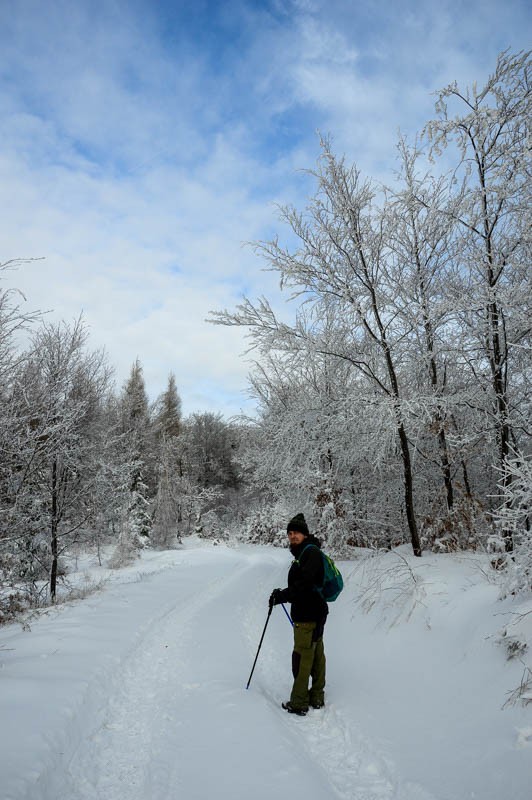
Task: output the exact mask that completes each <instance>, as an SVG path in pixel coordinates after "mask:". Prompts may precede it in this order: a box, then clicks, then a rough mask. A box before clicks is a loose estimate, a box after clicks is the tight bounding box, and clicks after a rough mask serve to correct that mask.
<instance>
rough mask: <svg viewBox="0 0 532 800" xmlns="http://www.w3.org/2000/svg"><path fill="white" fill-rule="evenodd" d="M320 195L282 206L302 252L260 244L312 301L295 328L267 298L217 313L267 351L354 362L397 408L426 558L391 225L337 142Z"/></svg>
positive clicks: (413, 524) (409, 512) (408, 490)
mask: <svg viewBox="0 0 532 800" xmlns="http://www.w3.org/2000/svg"><path fill="white" fill-rule="evenodd" d="M313 175H314V177H315V178H316V181H317V184H318V189H317V192H316V194H315V196H314V198H313V199H312V201H311V203H310V204H309V206H308V208H307V211H306V213H305V214H302V213H300V212H298V211H297V210H296V209H294V208H290V207H288V208H284V209H282V210H281V218H282V220H283V221H284V222H286V223H287V224H288V225H289V226H290V228H291V230H292V232H293V233H294V234H295V235H296V237H297V239H298V242H299V247H298V249H296V250H293V251H291V250H288V249H286V248H284V247H282V246H281V245H280V244H279V241H278V240H277V239H274V240H273V241H271V242H266V243H261V244H259V245H257V249H258V251H259V253H260V254H261V255H262V256H263V257H264V258H265V259H266V261H267V262H268V263H269V265H270V268H271V269H272V270H275V271H276V272H278V273H279V274H280V279H281V286H283V287H288V288H290V289H292V290H293V292H294V294H295V295H297V296H300V297H304V303H303V305H302V306H301V307H300V309H299V311H298V312H297V318H296V322H295V324H292V325H290V324H285V323H282V322H280V321H279V320H278V319H277V317H276V315H275V313H274V311H273V309H272V308H271V305H270V304H269V303H268V302H267V301H266V300H261V301H260V302H259V303H257V304H253V302H251V301H250V300H246V301H245V302H244V303H243V304H241V305H240V306H239V307H238V308H237V310H236V312H235V313H228V312H222V313H218V314H215V320H216V321H217V322H218V323H221V324H228V325H243V326H246V327H248V328H249V330H250V336H251V337H252V338H253V340H254V342H255V345H256V346H257V347H258V349H259V351H260V352H261V353H266V352H268V351H269V350H270V349H276V350H278V351H280V352H286V353H302V352H306V353H307V354H308V355H309V357H312V354H313V353H318V354H321V355H326V356H329V357H330V358H332V359H338V360H341V361H345V362H346V363H347V364H349V365H350V366H351V368H352V370H353V372H355V373H356V374H357V375H358V377H359V379H361V380H362V381H363V383H364V385H365V387H366V391H367V392H368V393H369V392H370V391H371V392H373V393H374V395H375V396H379V398H380V399H381V402H382V403H383V405H385V406H387V407H388V408H389V410H390V412H391V419H392V420H393V425H394V429H395V433H396V436H397V441H398V445H399V451H400V457H401V464H402V472H403V485H404V487H403V488H404V508H405V514H406V520H407V525H408V530H409V534H410V539H411V542H412V548H413V551H414V553H415V555H417V556H420V555H421V543H420V538H419V532H418V525H417V520H416V510H415V502H414V478H413V472H412V458H411V444H410V441H409V437H408V432H407V417H406V415H405V410H404V405H403V388H404V387H403V386H402V383H401V369H400V367H401V363H402V354H403V342H404V339H405V336H407V335H410V333H411V332H410V331H409V330H405V329H404V327H403V326H402V325H401V324H400V323H401V319H400V318H399V317H398V316H397V313H396V309H395V304H394V301H395V297H396V294H397V286H396V284H395V276H394V275H392V274H391V273H390V272H389V270H388V269H387V262H386V256H387V249H388V241H387V237H388V235H389V231H387V229H386V222H387V219H386V217H385V216H383V214H382V210H381V208H380V207H379V206H378V204H377V203H376V202H375V201H376V193H377V190H376V187H374V186H373V185H372V184H371V183H370V182H369V181H364V180H363V179H362V177H361V175H360V172H359V171H358V170H357V169H356V167H354V166H351V167H350V166H348V165H347V164H346V163H345V160H344V159H341V158H337V157H336V156H335V155H334V154H333V153H332V151H331V147H330V144H329V142H327V141H323V142H322V156H321V158H320V160H319V162H318V169H317V170H316V171H315V172H313Z"/></svg>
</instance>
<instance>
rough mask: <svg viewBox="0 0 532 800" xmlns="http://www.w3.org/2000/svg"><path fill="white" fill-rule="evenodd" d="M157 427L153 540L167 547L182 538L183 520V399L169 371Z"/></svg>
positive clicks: (156, 412)
mask: <svg viewBox="0 0 532 800" xmlns="http://www.w3.org/2000/svg"><path fill="white" fill-rule="evenodd" d="M154 430H155V433H156V439H157V494H156V497H155V517H154V524H153V530H152V542H153V544H154V545H156V546H158V547H168V546H169V545H170V543H171V542H172V541H173V540H174V539H175V538H176V537H177V540H178V541H180V530H179V527H180V523H181V522H182V516H183V514H182V502H181V495H182V483H183V447H182V443H181V441H180V440H179V436H180V433H181V432H182V422H181V398H180V397H179V394H178V391H177V386H176V382H175V377H174V375H173V374H170V376H169V378H168V386H167V388H166V390H165V391H164V392H163V393H162V394H161V396H160V397H159V398H158V400H157V403H156V407H155V417H154Z"/></svg>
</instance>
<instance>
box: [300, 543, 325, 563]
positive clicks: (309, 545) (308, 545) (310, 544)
mask: <svg viewBox="0 0 532 800" xmlns="http://www.w3.org/2000/svg"><path fill="white" fill-rule="evenodd" d="M309 547H315V548H316V550H319V551H320V553H321V552H322V550H321V549H320V548H319V547H318V546H317V545H315V544H312V542H309V543H308V544H306V545H305V547H304V548H303V550H302V551H301V552H300V554H299V558H301V556H302V555H303V553H304V552H305V550H307V548H309ZM299 558H294V564H299Z"/></svg>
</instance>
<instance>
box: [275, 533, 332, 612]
mask: <svg viewBox="0 0 532 800" xmlns="http://www.w3.org/2000/svg"><path fill="white" fill-rule="evenodd" d="M309 544H313V545H316V546H315V547H308V545H309ZM319 547H320V543H319V540H318V539H316V537H315V536H312V535H311V536H307V537H306V538H305V539H304V540H303V542H301V544H298V545H294V546H291V547H290V552H291V553H292V555H293V556H294V559H295V561H293V562H292V566H291V567H290V570H289V572H288V587H287V588H286V589H283V590H282V591H281V595H280V601H281V602H282V603H291V604H292V608H291V616H292V619H293V620H294V622H322V623H324V622H325V618H326V616H327V614H328V613H329V607H328V606H327V603H326V602H325V600H324V599H323V597H321V595H320V594H319V593H318V592H317V591H316V588H317V587H318V586H321V585H322V584H323V577H324V570H323V558H322V555H321V553H320V552H319V549H318V548H319Z"/></svg>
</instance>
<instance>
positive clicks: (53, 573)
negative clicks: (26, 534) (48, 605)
mask: <svg viewBox="0 0 532 800" xmlns="http://www.w3.org/2000/svg"><path fill="white" fill-rule="evenodd" d="M57 492H58V487H57V459H56V458H54V460H53V462H52V519H51V540H50V549H51V551H52V565H51V568H50V598H51V600H52V602H55V596H56V590H57V560H58V557H57V551H58V547H57Z"/></svg>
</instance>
